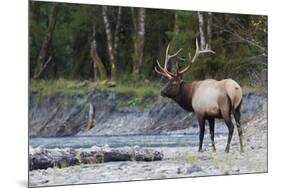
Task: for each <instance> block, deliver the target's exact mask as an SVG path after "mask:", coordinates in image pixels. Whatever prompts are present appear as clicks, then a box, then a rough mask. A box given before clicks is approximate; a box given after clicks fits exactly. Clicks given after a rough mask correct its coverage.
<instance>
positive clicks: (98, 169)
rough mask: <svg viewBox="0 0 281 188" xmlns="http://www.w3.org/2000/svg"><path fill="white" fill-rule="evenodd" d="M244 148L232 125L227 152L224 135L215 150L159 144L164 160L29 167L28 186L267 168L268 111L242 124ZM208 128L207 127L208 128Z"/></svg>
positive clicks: (240, 172) (223, 172)
mask: <svg viewBox="0 0 281 188" xmlns="http://www.w3.org/2000/svg"><path fill="white" fill-rule="evenodd" d="M243 129H244V143H245V144H244V145H245V152H244V153H240V149H239V142H238V135H237V134H238V133H237V130H236V129H235V132H234V136H233V141H232V144H231V150H230V153H228V154H227V153H225V152H224V148H225V144H226V138H224V139H218V140H216V137H215V140H216V147H217V152H216V153H213V152H212V151H211V146H208V145H205V148H206V151H204V152H203V153H198V152H197V147H159V148H154V149H155V150H157V151H160V152H162V153H163V156H164V158H163V160H161V161H153V162H141V161H123V162H108V163H102V164H90V165H78V166H71V167H67V168H48V169H46V170H33V171H30V186H40V185H41V186H43V185H44V186H47V185H61V184H81V183H99V182H114V181H129V180H148V179H163V178H179V177H193V176H209V175H229V174H246V173H264V172H267V113H266V109H264V111H263V112H261V113H258V114H257V115H256V116H255V118H252V119H251V120H250V121H249V122H248V123H246V124H244V125H243ZM207 131H208V130H207Z"/></svg>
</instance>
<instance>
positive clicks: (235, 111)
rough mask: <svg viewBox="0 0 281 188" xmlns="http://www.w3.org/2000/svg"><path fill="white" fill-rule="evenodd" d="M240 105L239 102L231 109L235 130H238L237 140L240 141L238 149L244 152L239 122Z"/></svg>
mask: <svg viewBox="0 0 281 188" xmlns="http://www.w3.org/2000/svg"><path fill="white" fill-rule="evenodd" d="M240 106H241V103H240V104H239V106H238V108H236V109H235V110H234V111H233V115H234V119H235V122H236V126H237V130H238V135H239V141H240V150H241V152H244V147H243V131H242V127H241V124H240V117H241V114H240Z"/></svg>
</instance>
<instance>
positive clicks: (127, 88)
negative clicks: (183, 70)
mask: <svg viewBox="0 0 281 188" xmlns="http://www.w3.org/2000/svg"><path fill="white" fill-rule="evenodd" d="M93 90H97V91H110V92H115V93H121V94H125V95H127V96H134V97H135V98H132V100H130V101H128V103H130V104H129V105H136V104H138V103H139V102H141V98H143V97H147V96H151V97H158V96H159V92H160V90H161V85H160V83H157V82H150V81H149V80H141V81H126V82H124V81H117V83H114V84H112V82H91V81H87V80H86V81H78V80H64V79H59V80H31V81H30V91H31V92H32V93H37V94H40V95H42V96H48V95H54V94H66V95H72V94H85V93H87V92H90V91H93Z"/></svg>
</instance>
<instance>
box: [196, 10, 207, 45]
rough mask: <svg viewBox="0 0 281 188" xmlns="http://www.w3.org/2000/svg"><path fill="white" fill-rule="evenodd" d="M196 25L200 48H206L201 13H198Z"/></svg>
mask: <svg viewBox="0 0 281 188" xmlns="http://www.w3.org/2000/svg"><path fill="white" fill-rule="evenodd" d="M198 25H199V34H200V48H201V49H203V48H205V46H206V40H205V34H204V17H203V14H202V13H201V12H199V11H198Z"/></svg>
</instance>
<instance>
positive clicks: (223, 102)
mask: <svg viewBox="0 0 281 188" xmlns="http://www.w3.org/2000/svg"><path fill="white" fill-rule="evenodd" d="M219 102H220V103H219V104H220V110H221V115H222V117H223V119H224V122H225V124H226V126H227V128H228V138H227V144H226V147H225V152H226V153H228V152H229V149H230V143H231V139H232V135H233V129H234V125H233V123H232V121H231V114H230V113H231V102H230V99H229V97H228V96H227V97H224V98H223V99H220V101H219Z"/></svg>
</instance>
